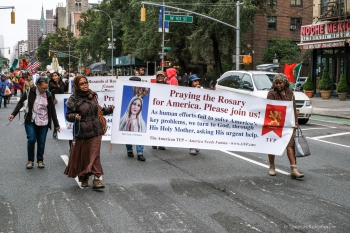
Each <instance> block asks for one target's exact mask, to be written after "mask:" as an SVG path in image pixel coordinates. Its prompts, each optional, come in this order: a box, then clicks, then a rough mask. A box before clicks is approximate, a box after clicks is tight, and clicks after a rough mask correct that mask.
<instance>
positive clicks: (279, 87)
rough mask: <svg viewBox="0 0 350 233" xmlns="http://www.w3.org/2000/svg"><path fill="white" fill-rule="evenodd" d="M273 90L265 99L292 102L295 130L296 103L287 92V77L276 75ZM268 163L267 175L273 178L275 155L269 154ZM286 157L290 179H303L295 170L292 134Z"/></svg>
mask: <svg viewBox="0 0 350 233" xmlns="http://www.w3.org/2000/svg"><path fill="white" fill-rule="evenodd" d="M272 84H273V89H272V90H270V91H269V93H268V94H267V99H270V100H281V101H293V108H294V115H295V127H294V128H295V129H297V128H298V118H297V114H296V103H295V98H294V94H293V92H292V91H291V90H289V88H288V87H289V82H288V79H287V76H286V75H284V74H282V73H279V74H276V75H275V77H274V78H273V82H272ZM268 156H269V162H270V168H269V175H270V176H275V175H276V170H275V155H271V154H269V155H268ZM287 156H288V159H289V162H290V167H291V174H290V175H291V178H292V179H296V178H302V177H304V174H301V173H299V171H298V169H297V165H296V164H297V160H296V157H295V148H294V133H293V135H292V137H291V139H290V141H289V143H288V145H287Z"/></svg>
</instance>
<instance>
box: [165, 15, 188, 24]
mask: <svg viewBox="0 0 350 233" xmlns="http://www.w3.org/2000/svg"><path fill="white" fill-rule="evenodd" d="M164 20H165V21H170V22H178V23H193V16H188V15H164Z"/></svg>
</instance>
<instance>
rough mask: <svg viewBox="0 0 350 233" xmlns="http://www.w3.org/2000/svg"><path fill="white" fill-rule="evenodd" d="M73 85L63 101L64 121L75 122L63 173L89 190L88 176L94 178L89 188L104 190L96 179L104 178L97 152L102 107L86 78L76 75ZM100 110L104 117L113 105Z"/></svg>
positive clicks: (98, 151)
mask: <svg viewBox="0 0 350 233" xmlns="http://www.w3.org/2000/svg"><path fill="white" fill-rule="evenodd" d="M73 86H74V92H73V93H72V95H71V96H70V97H69V99H68V100H67V102H66V105H67V107H68V109H67V113H66V119H67V120H68V121H69V122H72V123H74V127H73V136H74V139H73V142H72V148H71V150H70V157H69V162H68V165H67V167H66V170H65V171H64V174H66V175H67V176H68V177H72V178H75V177H76V176H78V178H79V181H80V182H81V187H88V186H89V184H88V181H89V176H90V175H94V178H93V185H92V188H93V189H101V188H104V187H105V186H104V185H103V184H102V183H101V181H100V179H99V178H100V177H101V175H103V170H102V166H101V160H100V149H101V140H102V135H103V134H104V129H103V125H102V122H101V121H100V119H99V117H98V110H99V108H101V106H100V105H99V104H98V101H97V94H96V93H95V92H94V91H92V90H91V89H89V83H88V80H87V79H86V77H84V76H83V75H81V74H78V75H77V76H75V78H74V83H73ZM101 109H102V112H103V115H108V114H111V113H113V109H114V106H111V107H109V108H101Z"/></svg>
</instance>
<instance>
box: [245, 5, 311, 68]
mask: <svg viewBox="0 0 350 233" xmlns="http://www.w3.org/2000/svg"><path fill="white" fill-rule="evenodd" d="M274 10H275V11H274V13H273V14H271V15H268V16H267V15H263V14H257V15H256V17H255V27H254V29H252V30H251V31H250V32H248V33H246V34H244V35H242V36H243V40H244V44H243V46H241V51H242V54H246V55H248V54H249V55H251V56H252V63H251V64H250V65H247V66H245V67H244V69H251V70H255V69H256V66H257V65H259V64H261V63H262V58H263V53H264V49H266V48H267V47H268V46H269V41H270V40H271V39H276V38H287V39H291V40H292V41H293V42H294V43H295V44H298V43H299V42H300V30H301V26H302V25H303V24H311V23H312V14H313V13H312V12H313V1H312V0H276V1H274ZM272 62H273V61H271V62H270V63H272ZM295 62H300V61H295ZM279 71H281V72H283V66H282V65H281V67H280V70H279ZM302 71H304V72H305V73H307V72H308V71H309V68H308V67H305V66H304V68H303V69H302Z"/></svg>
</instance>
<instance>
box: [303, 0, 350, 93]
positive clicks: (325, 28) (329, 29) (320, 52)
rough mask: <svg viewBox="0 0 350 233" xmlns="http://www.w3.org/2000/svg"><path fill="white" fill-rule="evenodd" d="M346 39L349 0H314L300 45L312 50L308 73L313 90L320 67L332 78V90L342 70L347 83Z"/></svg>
mask: <svg viewBox="0 0 350 233" xmlns="http://www.w3.org/2000/svg"><path fill="white" fill-rule="evenodd" d="M349 41H350V0H314V8H313V22H312V24H303V26H302V28H301V34H300V43H299V47H300V49H303V50H311V51H312V64H311V65H312V70H311V76H312V78H313V80H314V84H315V91H316V93H318V92H319V90H318V89H317V85H318V82H319V80H320V77H322V70H323V68H327V70H328V72H329V74H330V76H331V78H332V80H333V83H334V85H333V87H332V91H333V94H335V93H336V86H337V83H338V82H339V78H340V76H341V75H342V74H343V75H344V76H345V77H346V79H347V82H348V83H350V77H349V76H350V48H349ZM315 81H316V82H315Z"/></svg>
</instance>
